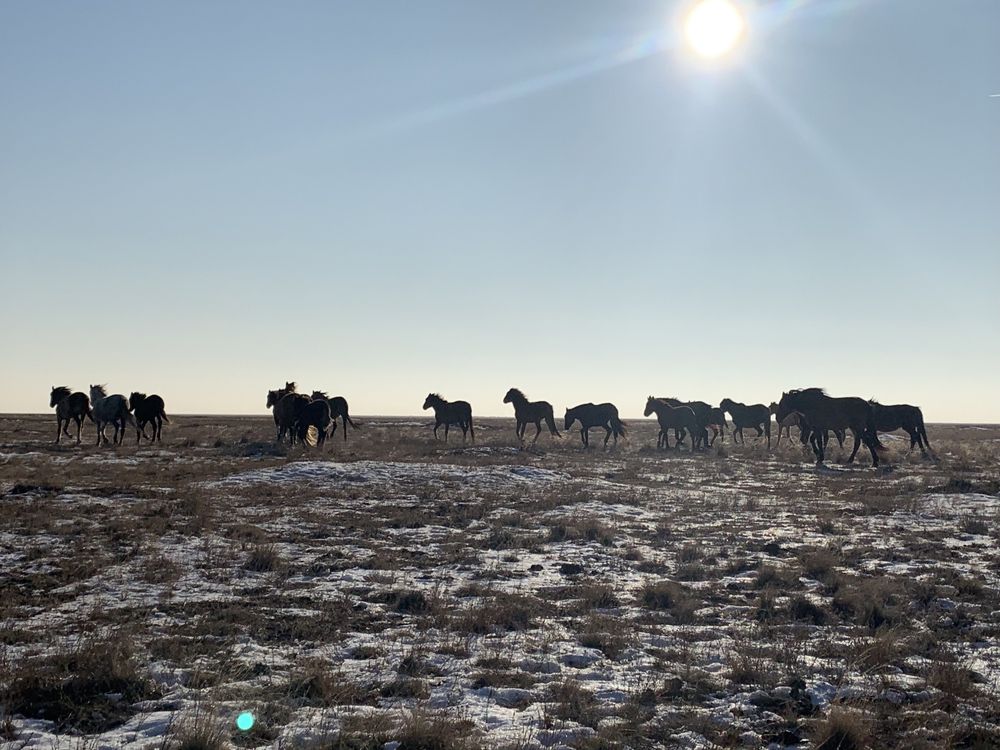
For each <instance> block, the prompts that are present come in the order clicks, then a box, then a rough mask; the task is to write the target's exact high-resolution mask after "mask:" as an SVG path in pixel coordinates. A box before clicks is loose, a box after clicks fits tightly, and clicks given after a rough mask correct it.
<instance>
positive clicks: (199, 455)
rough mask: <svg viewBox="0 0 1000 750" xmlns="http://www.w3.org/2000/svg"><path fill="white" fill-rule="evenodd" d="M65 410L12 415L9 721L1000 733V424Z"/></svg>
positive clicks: (629, 740)
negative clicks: (771, 435)
mask: <svg viewBox="0 0 1000 750" xmlns="http://www.w3.org/2000/svg"><path fill="white" fill-rule="evenodd" d="M54 422H55V420H54V418H53V417H51V416H45V417H42V416H38V417H23V416H7V417H0V565H2V568H0V570H2V576H0V743H2V742H4V741H6V742H8V743H9V744H10V746H12V747H44V748H49V747H72V748H103V747H109V748H111V747H114V748H117V747H136V748H139V747H145V748H166V747H175V748H189V749H193V748H214V747H227V746H238V747H257V746H275V747H314V748H331V749H332V748H381V747H383V746H384V745H385V743H387V742H388V743H392V742H399V743H401V744H400V745H398V746H397V745H392V744H390V745H388V746H387V747H390V748H392V747H402V748H474V747H502V748H515V747H519V748H520V747H523V748H534V747H576V748H601V747H609V748H610V747H635V748H647V747H650V748H651V747H681V748H696V747H704V748H712V747H767V746H771V747H799V748H816V747H821V748H827V749H829V748H841V750H848V748H861V747H879V748H949V747H953V748H979V747H982V748H986V747H996V746H998V745H1000V700H998V696H1000V589H998V573H1000V554H998V551H997V546H998V541H1000V523H998V521H1000V497H998V492H1000V462H998V458H1000V428H996V427H976V426H931V427H930V428H929V433H930V437H931V440H932V441H933V444H934V448H935V450H936V452H937V454H938V457H939V460H938V461H927V460H923V459H921V458H920V457H919V454H915V455H909V454H908V453H907V452H906V451H905V447H906V445H907V444H908V441H905V442H904V441H903V440H891V441H890V445H891V454H890V459H891V464H892V470H890V471H875V470H873V469H872V468H871V467H870V466H868V465H867V462H866V461H863V462H862V463H861V464H860V465H856V466H854V467H843V466H840V465H837V464H834V463H831V465H830V466H829V467H828V468H826V469H820V470H818V469H816V468H815V467H814V466H813V465H812V463H811V461H810V460H809V456H807V455H806V453H805V451H804V450H803V449H802V448H801V447H800V446H799V445H798V443H797V442H796V443H795V444H793V445H789V444H785V443H783V444H782V446H781V447H780V448H779V449H776V450H773V451H770V452H768V451H767V450H766V447H765V446H762V445H760V444H754V443H752V441H748V444H747V446H746V447H743V446H739V447H734V446H733V445H732V443H731V442H730V441H729V439H728V438H727V442H726V443H725V445H724V446H722V447H719V446H718V445H717V446H716V448H715V449H713V450H711V451H710V452H708V453H706V454H700V455H695V456H693V457H692V456H690V455H688V454H687V453H686V452H680V453H678V452H676V451H670V452H669V453H662V452H658V451H656V450H653V449H652V447H651V446H653V445H654V444H655V429H654V424H653V423H651V422H643V421H634V422H633V423H630V427H631V434H630V439H629V441H628V442H626V443H624V444H622V445H620V446H619V448H617V449H615V450H610V451H607V452H605V451H602V450H600V449H596V450H595V449H591V450H589V451H582V450H580V448H579V439H578V437H577V434H576V433H575V432H574V433H573V434H571V435H567V436H566V437H564V438H563V439H562V440H553V439H551V438H549V437H548V436H544V437H543V438H542V439H541V440H540V441H539V448H540V450H538V451H520V450H518V449H517V446H516V443H515V441H514V440H513V438H512V433H513V423H512V422H508V421H505V420H486V421H485V422H483V424H482V426H481V427H480V429H479V436H480V440H479V442H478V443H477V444H476V445H475V446H474V447H473V446H471V445H467V446H464V447H463V445H462V443H461V440H460V439H458V440H456V439H455V437H454V436H452V442H451V443H450V444H449V445H447V446H445V445H444V444H443V443H435V442H434V441H433V439H432V438H431V434H430V429H429V427H428V426H427V425H426V424H425V422H424V421H423V420H421V419H419V418H412V419H403V418H400V419H388V418H384V419H370V420H365V424H364V427H363V428H362V429H361V430H358V431H353V432H352V433H351V435H350V442H348V443H347V444H346V445H345V444H344V443H343V442H342V440H341V436H340V434H339V433H338V434H337V436H336V437H335V438H334V439H333V441H332V442H331V443H328V446H327V449H326V450H325V451H323V452H318V451H315V450H309V449H298V448H296V449H291V450H287V449H284V448H279V449H276V448H275V446H274V445H273V444H272V443H271V442H270V440H271V438H273V426H272V423H271V421H270V418H269V417H267V416H265V417H261V418H238V417H221V418H218V417H178V418H176V419H175V420H174V423H173V424H171V425H168V426H166V427H165V429H164V434H165V436H166V437H165V442H164V443H163V446H162V447H160V446H156V447H150V446H149V445H144V446H142V447H140V448H138V449H137V448H136V447H135V445H134V443H132V442H131V441H129V442H128V443H127V444H126V446H125V447H123V448H120V449H113V448H103V449H97V448H95V447H93V446H92V445H84V446H82V447H79V448H78V447H75V446H73V445H72V444H64V445H62V446H58V447H57V446H54V445H52V444H51V443H50V441H51V439H52V437H53V433H54ZM88 427H90V426H89V425H88ZM530 432H531V430H530V429H529V433H530ZM594 435H595V437H596V435H597V433H596V432H595V434H594ZM85 437H86V438H87V439H88V440H90V439H92V437H93V431H92V429H88V430H87V431H85ZM132 440H134V435H133V438H132ZM833 453H834V456H835V457H836V455H837V453H838V452H837V451H836V450H834V451H833ZM243 710H250V711H253V712H254V714H255V716H256V719H257V723H256V726H255V727H254V728H253V729H252V730H251V731H249V732H241V731H239V730H238V729H236V727H235V725H234V723H233V722H234V719H235V717H236V715H237V714H238V713H239V712H240V711H243Z"/></svg>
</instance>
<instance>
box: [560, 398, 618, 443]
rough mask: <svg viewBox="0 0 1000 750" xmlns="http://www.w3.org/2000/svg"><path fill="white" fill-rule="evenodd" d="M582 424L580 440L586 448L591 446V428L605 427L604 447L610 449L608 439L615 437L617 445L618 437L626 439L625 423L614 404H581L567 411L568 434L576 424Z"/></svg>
mask: <svg viewBox="0 0 1000 750" xmlns="http://www.w3.org/2000/svg"><path fill="white" fill-rule="evenodd" d="M577 421H579V422H580V439H581V440H582V441H583V445H584V447H585V448H586V447H588V446H589V445H590V435H589V433H590V428H591V427H603V428H604V431H605V435H604V447H605V448H607V447H608V439H609V438H610V437H611V436H612V435H614V437H615V445H617V444H618V436H619V435H620V436H621V437H625V423H624V422H622V421H621V420H620V419H619V418H618V407H616V406H615V405H614V404H607V403H605V404H596V405H595V404H589V403H588V404H580V405H579V406H574V407H573V408H572V409H567V410H566V417H565V424H564V425H563V429H564V430H566V431H567V432H568V431H569V428H570V427H572V426H573V423H574V422H577Z"/></svg>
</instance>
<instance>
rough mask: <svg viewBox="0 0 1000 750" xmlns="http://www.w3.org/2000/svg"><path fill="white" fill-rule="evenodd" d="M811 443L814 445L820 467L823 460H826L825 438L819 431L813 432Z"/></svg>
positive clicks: (810, 438)
mask: <svg viewBox="0 0 1000 750" xmlns="http://www.w3.org/2000/svg"><path fill="white" fill-rule="evenodd" d="M809 442H810V443H812V449H813V453H815V454H816V465H817V466H819V465H820V464H822V463H823V459H824V458H826V455H825V451H824V449H823V436H822V435H821V434H820V432H819V430H813V431H812V432H811V433H810V435H809Z"/></svg>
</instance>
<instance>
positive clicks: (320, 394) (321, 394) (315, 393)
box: [312, 391, 330, 401]
mask: <svg viewBox="0 0 1000 750" xmlns="http://www.w3.org/2000/svg"><path fill="white" fill-rule="evenodd" d="M312 397H313V398H314V399H317V398H321V399H323V400H324V401H327V400H329V398H330V397H329V396H328V395H326V391H313V392H312Z"/></svg>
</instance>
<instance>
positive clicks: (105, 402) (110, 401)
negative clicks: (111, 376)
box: [90, 385, 136, 445]
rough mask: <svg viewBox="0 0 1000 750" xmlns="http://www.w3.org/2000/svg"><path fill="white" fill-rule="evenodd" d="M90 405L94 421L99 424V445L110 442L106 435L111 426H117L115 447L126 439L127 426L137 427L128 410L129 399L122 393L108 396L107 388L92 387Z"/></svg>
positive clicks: (101, 386) (100, 386)
mask: <svg viewBox="0 0 1000 750" xmlns="http://www.w3.org/2000/svg"><path fill="white" fill-rule="evenodd" d="M90 403H91V407H92V410H93V419H94V422H95V423H96V424H97V444H98V445H101V444H102V443H106V442H108V436H107V435H105V434H104V431H105V430H106V429H107V427H108V425H109V424H113V425H114V426H115V436H114V442H113V444H114V445H120V444H121V442H122V441H123V440H124V439H125V425H126V424H131V425H132V426H133V427H135V426H136V425H135V419H134V418H133V417H132V413H131V412H130V411H129V410H128V399H127V398H125V397H124V396H123V395H122V394H120V393H114V394H112V395H110V396H109V395H108V392H107V390H106V386H103V385H92V386H90Z"/></svg>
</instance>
